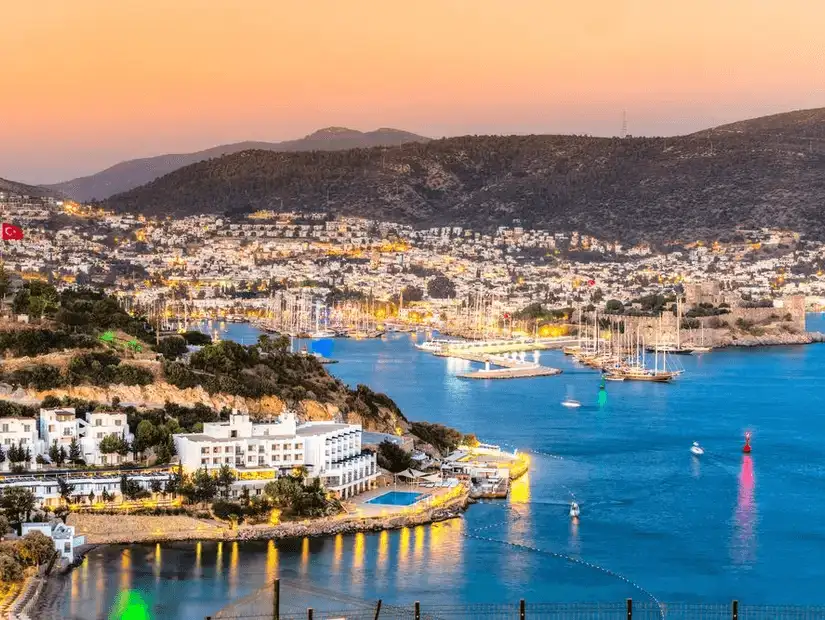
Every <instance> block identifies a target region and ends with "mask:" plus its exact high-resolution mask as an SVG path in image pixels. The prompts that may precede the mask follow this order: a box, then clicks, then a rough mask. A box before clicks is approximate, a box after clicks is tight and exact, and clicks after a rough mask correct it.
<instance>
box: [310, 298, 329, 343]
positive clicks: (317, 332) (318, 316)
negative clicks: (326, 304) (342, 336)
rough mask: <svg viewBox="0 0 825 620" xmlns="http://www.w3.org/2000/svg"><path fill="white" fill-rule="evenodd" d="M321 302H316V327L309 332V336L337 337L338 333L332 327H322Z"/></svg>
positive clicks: (315, 337)
mask: <svg viewBox="0 0 825 620" xmlns="http://www.w3.org/2000/svg"><path fill="white" fill-rule="evenodd" d="M322 307H323V306H322V305H321V302H320V301H319V302H317V303H316V304H315V329H314V330H313V331H311V332H310V333H309V337H310V338H312V339H313V340H318V339H320V338H335V336H336V334H335V332H334V331H332V330H331V329H324V328H322V327H321V308H322Z"/></svg>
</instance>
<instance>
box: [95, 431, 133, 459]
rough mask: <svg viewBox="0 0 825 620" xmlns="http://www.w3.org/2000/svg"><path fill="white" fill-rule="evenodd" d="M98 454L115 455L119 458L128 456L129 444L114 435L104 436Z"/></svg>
mask: <svg viewBox="0 0 825 620" xmlns="http://www.w3.org/2000/svg"><path fill="white" fill-rule="evenodd" d="M100 452H101V453H103V454H114V453H117V454H119V455H120V456H126V455H127V454H129V442H128V441H126V440H125V439H124V438H123V437H121V436H120V435H118V434H116V433H112V434H111V435H106V437H104V438H103V439H101V440H100Z"/></svg>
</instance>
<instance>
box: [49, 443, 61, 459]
mask: <svg viewBox="0 0 825 620" xmlns="http://www.w3.org/2000/svg"><path fill="white" fill-rule="evenodd" d="M59 453H60V450H59V449H58V447H57V439H55V440H54V441H53V442H52V445H51V446H49V460H50V461H51V462H52V463H54V464H55V465H56V464H57V457H58V455H59Z"/></svg>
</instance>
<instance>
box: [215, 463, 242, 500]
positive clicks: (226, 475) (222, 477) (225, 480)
mask: <svg viewBox="0 0 825 620" xmlns="http://www.w3.org/2000/svg"><path fill="white" fill-rule="evenodd" d="M237 479H238V477H237V476H236V475H235V472H233V471H232V470H231V469H230V468H229V465H226V464H224V465H221V468H220V469H219V470H218V477H217V484H218V486H219V487H221V488H222V489H223V496H224V497H229V488H230V487H231V486H232V484H233V483H234V482H235V480H237Z"/></svg>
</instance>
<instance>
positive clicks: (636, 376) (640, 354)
mask: <svg viewBox="0 0 825 620" xmlns="http://www.w3.org/2000/svg"><path fill="white" fill-rule="evenodd" d="M646 350H647V349H646V347H645V346H644V343H643V342H642V341H641V334H640V333H639V331H638V330H637V332H636V352H635V357H631V358H629V359H628V363H627V364H625V365H619V366H616V367H613V368H609V369H606V372H607V377H606V378H609V377H617V378H618V377H621V378H622V379H623V380H625V381H649V382H654V383H667V382H669V381H672V380H673V379H675V378H676V377H678V376H679V375H680V374H682V371H681V370H671V369H670V368H668V361H667V351H661V350H660V349H659V347H658V345H657V346H656V347H654V350H653V353H654V358H653V368H650V367H649V366H648V365H647V358H646V356H645V351H646ZM660 358H661V363H660ZM611 380H613V379H611Z"/></svg>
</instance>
